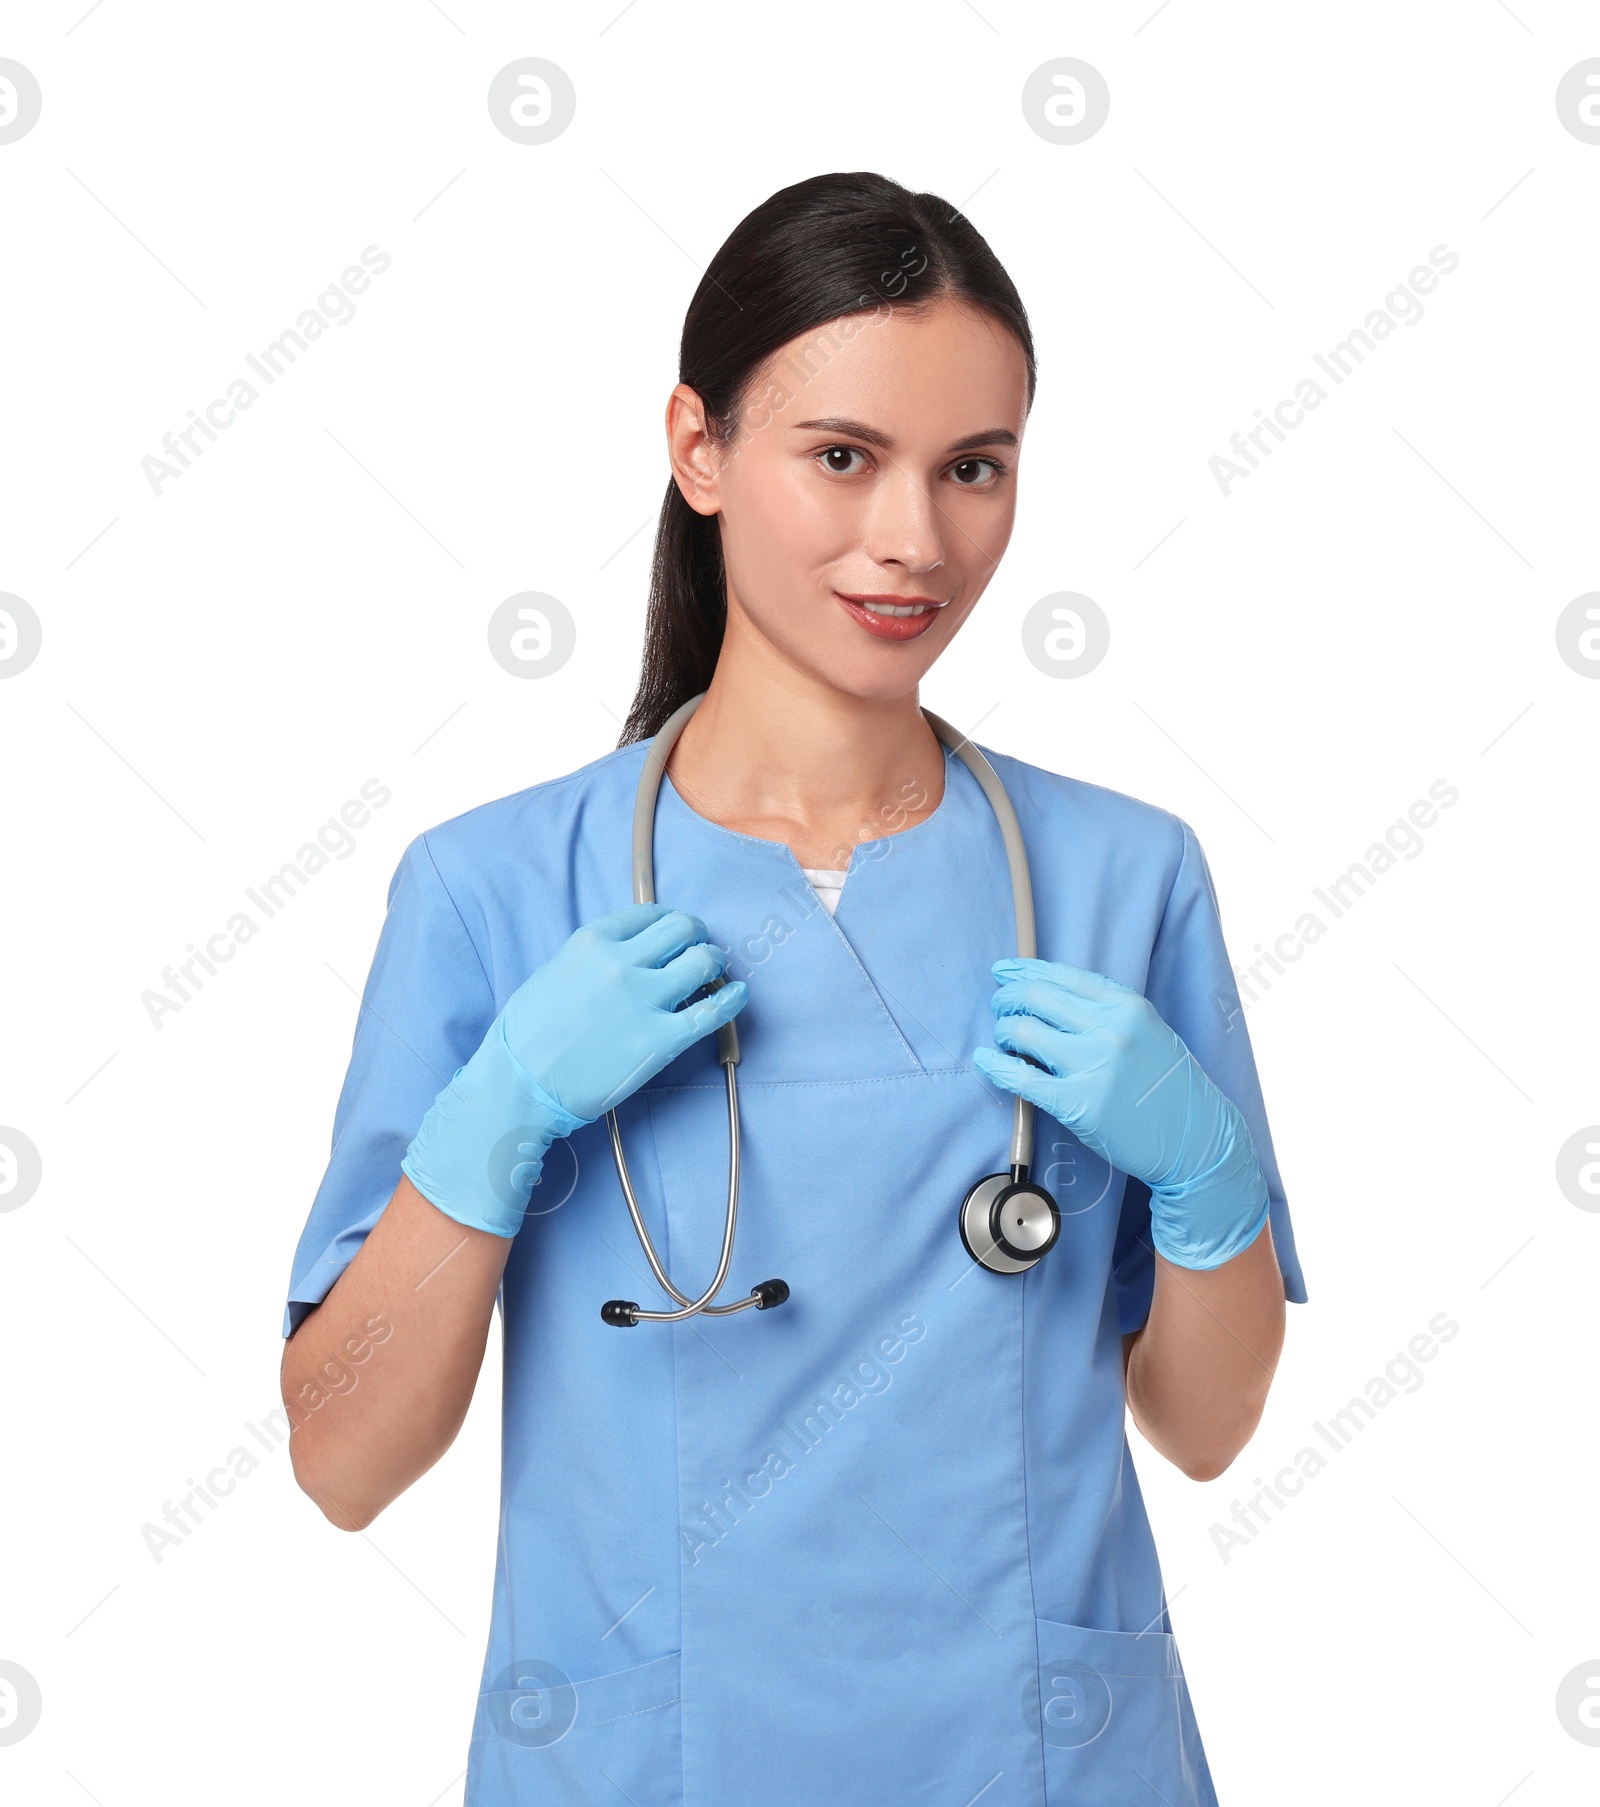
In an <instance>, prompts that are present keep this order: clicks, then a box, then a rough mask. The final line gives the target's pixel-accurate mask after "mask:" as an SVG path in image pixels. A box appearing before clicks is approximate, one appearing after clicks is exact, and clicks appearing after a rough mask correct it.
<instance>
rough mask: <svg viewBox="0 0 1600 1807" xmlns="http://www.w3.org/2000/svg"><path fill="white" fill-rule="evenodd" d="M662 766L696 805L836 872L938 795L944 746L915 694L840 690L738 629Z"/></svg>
mask: <svg viewBox="0 0 1600 1807" xmlns="http://www.w3.org/2000/svg"><path fill="white" fill-rule="evenodd" d="M667 771H668V774H669V775H670V777H671V779H672V782H673V785H674V787H675V788H676V789H677V791H678V792H679V794H680V795H681V796H682V797H683V799H684V801H685V802H686V803H687V804H688V805H689V807H690V808H691V809H693V810H694V811H695V812H696V813H697V814H699V815H702V816H706V817H708V818H709V819H710V820H711V821H713V822H718V823H720V824H721V825H722V826H723V827H724V828H731V829H733V830H734V831H735V832H736V833H739V834H747V835H753V836H755V837H756V838H758V839H760V840H764V841H782V842H785V843H787V845H788V846H789V848H790V849H791V851H792V852H793V854H794V856H795V858H796V860H798V861H799V863H800V864H801V865H802V866H811V867H823V868H827V869H836V870H840V869H843V868H844V867H846V866H848V865H849V863H850V851H851V849H852V848H853V847H855V846H856V844H857V843H858V842H861V841H872V840H877V839H879V838H880V837H882V836H884V835H890V834H896V833H898V832H899V831H900V830H902V829H905V828H910V827H912V826H913V825H914V824H915V823H917V822H920V821H923V820H924V819H925V818H926V817H927V816H929V815H931V814H932V812H933V811H934V810H935V809H936V808H938V805H939V801H940V798H941V797H942V796H943V794H944V754H943V750H942V749H941V747H940V745H939V741H938V739H937V737H936V736H935V735H934V732H933V730H932V729H931V728H930V727H929V726H928V724H927V722H926V720H925V719H924V718H923V715H922V712H921V710H920V709H919V708H918V706H917V699H916V695H915V693H912V694H911V695H909V696H902V697H894V698H889V699H883V700H880V699H874V698H863V697H856V696H850V695H847V694H846V693H845V692H843V691H840V690H836V689H834V688H833V687H832V686H831V685H829V684H826V683H824V682H823V681H821V680H820V679H818V678H816V677H813V676H812V675H810V674H808V673H806V672H802V671H800V670H798V669H796V667H795V666H793V665H792V664H791V663H790V662H789V661H788V660H786V659H784V658H783V657H782V655H781V654H779V653H778V652H777V649H776V648H774V647H772V646H770V645H769V644H768V643H766V642H764V641H756V642H755V643H754V644H752V643H751V637H750V636H749V635H748V634H744V635H740V634H737V630H736V633H735V637H734V638H733V641H732V644H725V645H724V647H723V652H722V656H721V658H720V659H719V661H718V664H717V669H716V674H715V676H714V677H713V678H712V681H711V685H710V688H709V689H708V690H707V692H706V700H705V701H704V702H703V703H702V704H701V705H700V707H699V709H697V710H696V711H695V714H694V717H693V719H692V720H691V721H690V722H689V725H688V726H687V727H686V728H685V729H684V731H683V735H682V737H681V738H680V739H679V741H678V744H677V746H676V747H674V748H673V750H672V754H671V757H670V758H669V759H668V761H667Z"/></svg>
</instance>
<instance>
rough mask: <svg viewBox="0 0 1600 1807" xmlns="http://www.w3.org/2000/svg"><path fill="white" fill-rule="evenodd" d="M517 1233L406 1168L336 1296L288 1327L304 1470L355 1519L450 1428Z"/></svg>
mask: <svg viewBox="0 0 1600 1807" xmlns="http://www.w3.org/2000/svg"><path fill="white" fill-rule="evenodd" d="M510 1251H511V1239H510V1238H509V1237H506V1236H495V1235H491V1234H490V1233H489V1232H488V1231H485V1230H474V1229H469V1228H466V1227H465V1226H463V1225H461V1224H459V1223H456V1222H455V1221H454V1220H453V1219H451V1218H449V1217H446V1216H445V1215H444V1213H443V1212H441V1211H437V1210H435V1209H434V1207H433V1206H432V1205H430V1204H429V1203H428V1201H427V1200H426V1199H425V1198H424V1197H423V1196H422V1194H421V1193H420V1192H418V1191H417V1190H416V1188H415V1187H414V1186H413V1185H412V1184H411V1182H410V1181H409V1180H408V1179H404V1178H402V1179H401V1181H400V1184H399V1186H398V1187H396V1189H395V1193H394V1196H393V1197H392V1198H391V1199H390V1200H389V1203H388V1205H387V1207H386V1208H385V1210H384V1212H383V1215H382V1216H381V1217H380V1218H379V1219H378V1221H377V1223H376V1225H374V1227H373V1230H372V1233H371V1234H370V1235H369V1236H368V1237H367V1239H366V1241H365V1242H364V1243H363V1244H362V1246H361V1249H360V1251H359V1253H358V1254H357V1255H356V1257H355V1259H354V1260H353V1261H352V1262H351V1263H350V1265H349V1267H347V1268H346V1269H345V1271H344V1273H343V1274H341V1275H340V1277H339V1279H338V1281H337V1283H336V1284H335V1286H334V1288H333V1290H332V1291H331V1292H330V1293H329V1294H328V1296H327V1298H326V1299H325V1300H324V1301H323V1302H322V1304H321V1305H319V1306H318V1307H317V1308H316V1310H315V1311H313V1312H312V1313H311V1314H310V1315H309V1316H308V1317H307V1318H306V1319H305V1320H304V1322H303V1323H302V1324H301V1325H300V1327H299V1329H298V1330H297V1331H296V1332H295V1334H294V1335H293V1336H292V1337H291V1338H290V1339H289V1343H288V1346H287V1347H286V1349H285V1350H284V1357H283V1402H284V1406H285V1408H286V1409H287V1411H288V1413H289V1419H290V1423H291V1426H292V1427H293V1429H292V1435H291V1437H290V1441H289V1450H290V1456H291V1459H292V1461H293V1463H294V1472H295V1479H296V1480H297V1481H298V1482H299V1483H300V1486H301V1487H302V1488H303V1489H304V1490H305V1492H306V1493H308V1494H309V1495H310V1496H311V1498H312V1499H313V1500H315V1501H316V1503H317V1505H318V1506H320V1507H321V1509H322V1511H323V1513H324V1514H325V1515H326V1516H327V1518H328V1519H329V1520H330V1521H331V1522H332V1523H333V1524H335V1525H338V1526H339V1527H340V1528H341V1529H342V1530H347V1531H359V1530H360V1529H361V1528H362V1527H363V1526H365V1525H367V1524H370V1523H371V1521H372V1520H373V1519H374V1518H376V1517H377V1515H378V1514H379V1513H380V1512H381V1511H382V1510H383V1508H384V1507H385V1506H387V1505H388V1504H389V1502H390V1501H391V1500H392V1499H394V1498H396V1497H397V1496H398V1495H399V1494H401V1493H403V1492H404V1491H405V1489H406V1488H407V1487H409V1486H410V1485H411V1483H412V1482H413V1481H414V1480H416V1479H417V1477H418V1476H419V1475H421V1474H424V1473H425V1472H426V1471H427V1470H428V1469H429V1468H431V1467H432V1466H433V1464H434V1463H435V1462H436V1461H438V1459H439V1457H440V1456H442V1455H443V1454H444V1452H445V1451H446V1450H447V1449H448V1448H449V1447H450V1445H451V1443H452V1442H453V1441H454V1440H455V1436H456V1433H457V1431H459V1430H460V1428H461V1423H462V1420H463V1419H464V1418H465V1417H466V1414H467V1406H468V1405H469V1403H470V1402H471V1399H472V1389H473V1387H474V1386H475V1385H476V1383H477V1378H478V1372H479V1369H480V1368H481V1367H482V1365H483V1351H484V1346H485V1344H486V1342H487V1341H488V1333H489V1322H490V1318H491V1317H492V1315H493V1312H494V1302H495V1295H496V1294H497V1292H498V1291H499V1287H500V1275H501V1271H502V1270H503V1269H504V1267H505V1264H506V1258H507V1256H508V1255H509V1254H510Z"/></svg>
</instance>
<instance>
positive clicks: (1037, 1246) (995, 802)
mask: <svg viewBox="0 0 1600 1807" xmlns="http://www.w3.org/2000/svg"><path fill="white" fill-rule="evenodd" d="M704 700H705V699H704V692H702V693H701V695H700V696H696V697H691V698H690V699H689V701H688V702H687V703H685V704H684V705H683V707H682V708H681V709H679V710H678V711H677V712H676V713H675V714H674V715H672V716H670V717H669V718H668V719H667V721H666V723H665V724H664V725H663V727H662V729H661V732H660V733H659V734H657V735H656V737H655V739H654V741H652V742H651V745H650V751H649V752H648V753H647V754H646V755H645V761H644V769H643V770H642V771H641V772H640V774H639V788H638V791H637V792H636V794H635V796H634V800H633V901H634V902H635V903H654V902H655V900H656V878H655V821H656V799H657V798H658V797H659V795H660V793H661V778H662V774H663V773H664V772H665V771H666V769H667V760H668V758H669V757H670V755H671V753H672V749H673V747H674V746H675V745H676V744H677V740H678V736H679V735H680V734H681V733H682V732H683V730H684V728H685V726H686V725H687V723H688V720H689V717H690V716H691V715H693V714H694V712H695V710H696V709H698V708H699V707H700V705H701V703H702V702H703V701H704ZM922 713H923V715H924V716H925V717H926V718H927V722H928V726H929V727H930V728H932V729H933V731H934V733H935V734H937V735H938V737H939V739H940V740H941V741H942V742H943V743H944V745H945V746H947V747H948V748H949V749H950V751H951V752H952V753H954V754H955V755H956V757H957V758H958V759H960V760H961V761H962V762H963V763H964V764H965V765H966V768H967V770H968V771H969V772H971V774H972V775H973V777H974V778H976V779H977V781H978V784H979V787H980V788H981V789H982V791H983V794H984V796H985V797H987V798H988V800H989V807H990V808H991V809H992V810H993V811H994V814H995V820H996V821H997V822H998V823H999V825H1000V835H1001V839H1002V840H1003V841H1004V842H1005V848H1006V864H1007V866H1008V867H1009V868H1010V872H1011V907H1012V911H1013V913H1014V915H1015V917H1016V924H1017V933H1016V940H1017V955H1018V957H1019V958H1020V959H1025V960H1026V959H1032V958H1033V953H1034V926H1033V884H1032V881H1031V879H1030V878H1029V875H1028V851H1027V848H1026V847H1024V845H1023V842H1022V830H1021V828H1020V827H1019V826H1018V823H1017V812H1016V811H1015V810H1014V809H1013V808H1012V807H1011V799H1010V798H1009V797H1008V796H1007V795H1006V788H1005V786H1004V785H1003V784H1002V783H1001V782H1000V774H999V773H998V772H997V771H996V770H995V769H994V767H993V766H992V765H990V763H989V761H988V760H987V759H986V758H985V757H984V756H983V754H982V753H981V752H979V750H978V749H977V748H976V747H975V746H974V745H973V744H972V742H971V741H970V740H968V739H967V737H966V736H965V735H964V734H960V733H957V731H956V730H955V729H954V728H952V727H951V726H950V724H949V723H948V722H947V721H942V720H941V719H940V718H939V717H938V716H937V715H935V714H934V713H933V711H932V710H931V709H924V710H923V712H922ZM723 983H724V981H723V980H721V979H718V980H717V981H716V982H715V984H713V985H712V986H711V987H710V988H709V989H711V990H717V989H718V988H720V987H721V986H722V984H723ZM717 1060H718V1063H719V1064H720V1065H721V1067H722V1070H723V1073H724V1075H725V1078H726V1083H727V1092H728V1210H727V1216H726V1218H725V1220H724V1223H723V1228H722V1254H721V1256H720V1257H719V1258H718V1261H717V1271H716V1273H715V1274H714V1275H713V1276H712V1280H711V1284H710V1285H709V1286H708V1287H707V1288H706V1290H705V1291H704V1292H703V1293H701V1294H700V1296H699V1298H697V1299H691V1298H690V1297H689V1295H688V1294H687V1293H683V1292H679V1290H678V1289H677V1287H676V1286H674V1285H673V1284H672V1281H671V1280H670V1279H669V1278H668V1276H667V1270H666V1268H665V1267H663V1266H662V1264H661V1258H660V1256H659V1255H657V1253H656V1249H655V1244H654V1243H653V1242H652V1241H651V1240H650V1232H649V1230H648V1229H646V1228H645V1221H644V1215H643V1213H642V1212H641V1211H640V1209H639V1200H638V1198H637V1197H636V1196H635V1194H634V1190H633V1181H632V1180H631V1179H630V1178H629V1175H628V1162H627V1158H626V1156H625V1155H624V1154H623V1152H622V1130H621V1127H620V1126H619V1124H618V1122H617V1113H616V1112H615V1111H614V1110H613V1111H609V1112H607V1114H606V1122H607V1124H608V1125H609V1126H610V1130H611V1152H612V1154H613V1155H615V1157H616V1162H617V1178H618V1179H619V1180H620V1181H621V1182H622V1196H623V1197H624V1198H625V1199H626V1200H627V1202H628V1215H629V1216H630V1217H631V1218H632V1219H633V1228H634V1232H635V1234H636V1235H637V1236H638V1238H639V1246H640V1247H641V1248H642V1249H643V1250H644V1253H645V1259H646V1260H647V1261H648V1262H649V1263H650V1271H651V1273H652V1274H654V1275H655V1277H656V1282H657V1284H658V1285H659V1286H660V1288H661V1290H662V1291H663V1292H664V1293H666V1294H667V1296H668V1297H669V1298H672V1299H676V1300H677V1302H678V1309H677V1310H676V1311H646V1310H644V1309H643V1307H642V1306H639V1305H636V1304H634V1302H633V1301H632V1300H631V1299H608V1300H607V1301H606V1302H605V1304H604V1305H602V1306H601V1307H600V1316H601V1317H602V1318H604V1320H605V1321H606V1323H608V1324H615V1325H618V1326H619V1327H626V1326H630V1325H633V1324H639V1323H652V1324H675V1323H677V1322H679V1321H680V1320H681V1319H683V1318H692V1317H693V1316H694V1315H695V1314H696V1313H697V1312H701V1311H703V1312H705V1313H707V1314H708V1315H709V1316H713V1317H727V1316H730V1315H731V1314H732V1313H734V1312H736V1311H748V1310H749V1309H750V1308H751V1307H752V1306H754V1307H755V1309H756V1310H757V1311H768V1310H770V1309H771V1308H772V1307H773V1306H774V1305H781V1304H783V1302H784V1301H785V1300H786V1299H787V1298H788V1297H789V1288H788V1285H787V1283H786V1282H785V1281H782V1280H763V1281H762V1282H761V1284H760V1285H759V1286H757V1287H754V1288H752V1289H751V1292H750V1296H749V1297H748V1298H745V1299H739V1300H737V1301H736V1302H735V1303H734V1304H732V1305H713V1304H712V1303H711V1301H712V1300H713V1299H714V1298H715V1297H716V1296H717V1294H718V1293H719V1292H720V1291H721V1290H722V1285H723V1282H724V1281H725V1280H726V1279H727V1277H728V1268H729V1266H730V1264H731V1263H732V1261H733V1236H734V1228H735V1225H736V1224H737V1222H738V1217H739V1081H738V1078H737V1077H736V1072H737V1068H738V1065H739V1032H738V1030H737V1029H736V1028H735V1027H734V1025H733V1024H732V1023H725V1024H724V1025H723V1026H722V1027H721V1028H720V1029H719V1030H718V1031H717ZM1032 1160H1033V1106H1032V1105H1031V1104H1029V1103H1028V1101H1027V1100H1026V1099H1025V1098H1018V1099H1017V1100H1016V1101H1015V1108H1014V1111H1013V1113H1012V1121H1011V1166H1010V1169H1009V1171H1008V1172H1005V1173H991V1174H988V1175H986V1176H985V1177H984V1178H983V1179H981V1180H979V1181H978V1183H977V1184H976V1185H975V1186H974V1187H973V1188H972V1190H971V1191H970V1192H969V1193H968V1194H967V1196H966V1197H965V1198H964V1199H963V1200H962V1201H961V1210H960V1213H959V1215H958V1217H957V1225H958V1228H959V1229H960V1232H961V1241H962V1244H963V1246H964V1247H965V1248H966V1251H967V1253H968V1254H969V1255H970V1256H971V1257H972V1259H973V1260H974V1261H976V1262H977V1263H978V1265H979V1266H980V1267H986V1268H988V1269H989V1271H990V1272H991V1273H994V1274H1025V1273H1026V1272H1027V1271H1028V1269H1029V1268H1031V1267H1033V1266H1034V1265H1035V1264H1036V1263H1037V1262H1039V1261H1040V1260H1041V1259H1042V1258H1043V1257H1044V1256H1045V1255H1047V1254H1049V1252H1050V1250H1051V1249H1052V1248H1054V1247H1055V1242H1056V1238H1057V1237H1058V1236H1059V1235H1060V1234H1061V1213H1060V1212H1059V1211H1058V1210H1057V1209H1056V1201H1055V1200H1054V1199H1053V1198H1052V1197H1051V1196H1050V1194H1049V1193H1048V1192H1047V1191H1046V1190H1045V1189H1044V1187H1043V1186H1040V1185H1037V1184H1036V1183H1035V1182H1034V1181H1033V1180H1031V1179H1029V1177H1028V1168H1029V1165H1030V1164H1031V1162H1032Z"/></svg>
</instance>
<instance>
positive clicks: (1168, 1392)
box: [1124, 1225, 1284, 1481]
mask: <svg viewBox="0 0 1600 1807" xmlns="http://www.w3.org/2000/svg"><path fill="white" fill-rule="evenodd" d="M1283 1331H1284V1299H1283V1277H1282V1275H1281V1274H1280V1272H1279V1270H1278V1260H1277V1256H1276V1254H1275V1253H1274V1251H1273V1247H1272V1230H1271V1226H1270V1225H1269V1226H1268V1227H1266V1228H1264V1229H1263V1230H1262V1232H1261V1234H1260V1235H1259V1236H1257V1238H1256V1239H1255V1241H1254V1242H1253V1243H1251V1245H1250V1246H1249V1248H1247V1249H1245V1250H1244V1251H1243V1252H1242V1253H1240V1254H1238V1255H1235V1256H1234V1257H1233V1259H1232V1260H1231V1261H1226V1262H1224V1263H1223V1264H1222V1266H1221V1267H1217V1268H1212V1269H1210V1270H1208V1271H1199V1270H1195V1269H1191V1268H1182V1267H1178V1266H1175V1265H1174V1264H1173V1263H1172V1262H1170V1261H1167V1260H1166V1259H1164V1258H1163V1257H1162V1256H1160V1255H1157V1256H1156V1281H1155V1296H1154V1299H1153V1301H1152V1303H1151V1307H1150V1317H1149V1320H1148V1322H1147V1323H1146V1324H1145V1326H1144V1328H1143V1330H1141V1331H1139V1332H1138V1333H1137V1334H1136V1335H1135V1336H1132V1337H1129V1338H1126V1339H1124V1347H1125V1350H1126V1358H1127V1386H1128V1410H1129V1412H1130V1413H1131V1414H1132V1416H1133V1421H1134V1423H1135V1424H1136V1425H1137V1426H1138V1427H1139V1430H1140V1432H1141V1434H1142V1435H1143V1436H1144V1438H1145V1439H1146V1441H1147V1442H1149V1443H1150V1444H1151V1445H1152V1446H1153V1447H1154V1448H1156V1449H1158V1450H1160V1452H1161V1454H1162V1455H1164V1456H1165V1457H1166V1458H1167V1459H1168V1461H1170V1462H1175V1463H1176V1464H1177V1466H1178V1467H1179V1468H1181V1469H1182V1470H1183V1472H1184V1473H1185V1474H1186V1475H1188V1476H1189V1477H1190V1478H1191V1479H1192V1480H1196V1481H1210V1480H1215V1479H1216V1477H1217V1476H1218V1475H1219V1474H1221V1473H1222V1472H1223V1470H1224V1469H1226V1468H1227V1467H1228V1465H1229V1464H1230V1463H1231V1462H1232V1461H1233V1459H1234V1457H1235V1456H1237V1455H1238V1453H1239V1451H1240V1450H1241V1449H1243V1448H1244V1446H1245V1444H1246V1443H1248V1442H1249V1441H1250V1438H1251V1437H1252V1435H1254V1433H1255V1428H1256V1425H1257V1424H1258V1423H1259V1422H1260V1418H1261V1412H1262V1408H1263V1407H1264V1406H1265V1405H1266V1402H1267V1391H1268V1389H1269V1388H1270V1386H1271V1385H1272V1375H1273V1370H1274V1369H1275V1368H1276V1367H1277V1365H1278V1355H1279V1352H1280V1351H1281V1350H1282V1348H1283Z"/></svg>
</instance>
